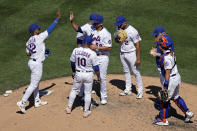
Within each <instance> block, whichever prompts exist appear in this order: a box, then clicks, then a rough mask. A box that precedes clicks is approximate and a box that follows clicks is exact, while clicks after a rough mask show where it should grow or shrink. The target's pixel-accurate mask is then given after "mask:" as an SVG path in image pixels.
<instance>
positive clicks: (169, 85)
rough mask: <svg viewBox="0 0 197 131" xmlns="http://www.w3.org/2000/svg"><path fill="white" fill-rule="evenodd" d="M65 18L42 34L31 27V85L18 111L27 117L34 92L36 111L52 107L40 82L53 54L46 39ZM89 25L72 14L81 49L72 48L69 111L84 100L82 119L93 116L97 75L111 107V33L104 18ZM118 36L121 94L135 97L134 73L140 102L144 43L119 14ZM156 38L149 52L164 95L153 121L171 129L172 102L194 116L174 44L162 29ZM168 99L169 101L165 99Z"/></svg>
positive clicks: (93, 19) (96, 18) (104, 101)
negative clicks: (183, 94)
mask: <svg viewBox="0 0 197 131" xmlns="http://www.w3.org/2000/svg"><path fill="white" fill-rule="evenodd" d="M60 18H61V13H60V11H59V10H58V12H57V18H56V19H55V21H54V22H53V23H52V24H51V25H50V26H49V28H48V29H47V30H46V31H44V32H42V33H41V32H40V28H41V27H40V26H38V25H37V24H32V25H30V27H29V32H30V34H31V37H30V39H29V40H28V42H27V43H26V53H27V55H28V56H30V59H29V62H28V66H29V69H30V71H31V82H30V85H29V87H28V88H27V90H26V92H25V94H24V96H23V98H22V100H21V101H19V102H17V105H18V107H19V109H20V110H21V111H22V112H23V113H25V112H26V111H25V104H26V101H27V100H28V98H29V97H30V96H31V94H32V93H34V99H35V107H39V106H42V105H45V104H47V102H43V101H41V100H40V98H39V88H38V87H39V82H40V80H41V77H42V71H43V62H44V60H45V58H46V57H47V56H48V55H49V53H50V51H48V50H47V51H45V50H46V49H45V43H44V40H45V39H46V38H47V37H48V36H49V34H50V33H51V32H52V31H53V30H54V28H55V26H56V24H57V23H58V21H59V19H60ZM89 20H90V21H89V22H88V23H87V24H85V25H83V26H78V25H77V24H76V23H75V22H74V14H73V12H70V22H71V24H72V27H73V29H74V30H75V31H76V32H77V47H76V48H75V49H74V50H73V52H72V55H71V57H70V63H71V68H72V71H73V75H72V76H73V79H74V80H73V81H74V82H73V87H72V90H71V92H70V95H69V101H68V104H67V106H66V109H65V110H66V113H67V114H70V113H71V111H72V106H73V103H74V100H75V98H76V96H77V95H78V96H79V97H80V98H81V99H83V100H84V102H85V104H84V108H83V109H84V110H83V117H84V118H86V117H88V116H89V115H90V114H91V111H90V107H91V106H90V105H91V94H92V93H93V90H92V86H93V79H94V73H95V74H96V75H97V79H98V82H99V83H100V96H101V97H100V100H101V104H102V105H105V104H107V100H108V99H107V83H106V75H107V69H108V64H109V58H110V53H109V52H110V50H111V49H112V38H111V33H110V32H109V31H108V30H107V29H106V28H105V27H104V26H103V21H104V18H103V16H101V15H99V14H91V15H90V19H89ZM115 26H116V32H115V33H114V38H115V41H116V42H118V43H119V45H120V60H121V63H122V67H123V71H124V75H125V83H126V85H125V90H124V91H123V92H121V93H120V96H125V95H131V93H132V81H131V73H130V72H131V71H132V72H133V74H134V76H135V80H136V84H137V87H138V93H137V96H136V98H137V99H141V98H142V97H143V83H142V78H141V74H140V71H139V65H140V41H141V40H142V39H141V37H140V35H139V33H138V31H137V30H136V29H135V28H134V27H133V26H131V25H129V24H127V22H126V18H125V17H123V16H118V17H117V18H116V22H115ZM153 36H155V42H156V49H152V50H151V52H150V54H151V55H152V56H153V57H156V63H157V67H158V71H159V73H160V80H161V85H162V91H161V92H164V93H163V94H165V93H166V95H161V99H160V101H159V102H157V104H158V105H159V106H160V114H159V117H158V118H156V119H155V120H154V122H153V123H154V124H157V125H169V123H168V121H167V117H168V111H169V109H170V100H173V101H174V102H175V103H176V104H177V106H178V107H179V108H180V109H181V110H182V111H183V113H184V114H185V122H189V121H190V119H191V118H192V117H193V116H194V114H193V113H192V112H191V111H189V109H188V108H187V106H186V104H185V102H184V100H183V99H182V98H181V97H180V96H179V87H180V83H181V78H180V75H179V73H178V68H177V65H176V57H175V54H174V44H173V42H172V40H171V39H170V37H169V36H168V34H166V33H165V31H164V28H163V27H160V26H158V27H156V28H155V30H154V33H153ZM163 96H166V97H163Z"/></svg>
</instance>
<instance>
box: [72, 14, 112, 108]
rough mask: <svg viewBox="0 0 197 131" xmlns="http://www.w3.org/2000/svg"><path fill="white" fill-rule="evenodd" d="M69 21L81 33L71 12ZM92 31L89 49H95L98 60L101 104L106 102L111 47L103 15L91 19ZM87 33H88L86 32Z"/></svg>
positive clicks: (81, 30)
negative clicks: (91, 41)
mask: <svg viewBox="0 0 197 131" xmlns="http://www.w3.org/2000/svg"><path fill="white" fill-rule="evenodd" d="M70 21H71V23H72V26H73V28H74V30H75V31H77V32H81V33H83V32H84V31H83V29H82V28H81V27H80V26H78V25H77V24H75V22H74V15H73V13H71V14H70ZM93 23H94V24H93V26H92V29H94V30H93V31H91V32H90V35H91V36H92V37H93V38H94V42H93V45H91V49H93V50H95V52H96V54H97V56H98V60H99V68H100V74H101V90H100V94H101V104H103V105H105V104H107V84H106V74H107V68H108V63H109V51H110V50H111V48H112V40H111V34H110V33H109V31H108V30H107V29H106V28H105V27H103V17H102V16H100V15H97V16H96V17H95V18H94V20H93ZM88 35H89V34H88Z"/></svg>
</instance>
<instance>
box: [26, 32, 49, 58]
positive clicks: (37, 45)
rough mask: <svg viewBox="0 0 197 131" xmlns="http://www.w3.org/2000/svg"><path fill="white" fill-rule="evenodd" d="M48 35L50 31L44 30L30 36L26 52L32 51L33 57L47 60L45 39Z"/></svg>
mask: <svg viewBox="0 0 197 131" xmlns="http://www.w3.org/2000/svg"><path fill="white" fill-rule="evenodd" d="M47 37H48V32H47V31H44V32H42V33H40V34H39V35H34V36H31V37H30V38H29V40H28V41H27V43H26V53H30V54H31V56H30V58H31V59H36V61H44V60H45V43H44V40H45V39H46V38H47Z"/></svg>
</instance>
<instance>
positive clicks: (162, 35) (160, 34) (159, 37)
mask: <svg viewBox="0 0 197 131" xmlns="http://www.w3.org/2000/svg"><path fill="white" fill-rule="evenodd" d="M152 35H153V36H155V43H156V48H152V49H151V50H150V52H149V53H150V55H151V56H153V57H155V58H156V64H157V70H158V72H159V77H160V82H161V85H162V86H163V83H164V77H163V76H162V73H161V68H160V55H161V54H162V52H161V51H160V50H159V42H161V41H165V40H167V41H168V42H169V43H170V44H169V45H171V51H174V44H173V41H172V39H171V38H170V37H169V35H168V34H167V33H166V32H165V30H164V28H163V27H162V26H157V27H155V29H154V32H153V34H152Z"/></svg>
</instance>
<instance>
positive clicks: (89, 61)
mask: <svg viewBox="0 0 197 131" xmlns="http://www.w3.org/2000/svg"><path fill="white" fill-rule="evenodd" d="M96 59H97V56H96V53H95V52H94V51H92V50H91V49H89V48H86V47H78V48H75V49H74V51H73V54H72V56H71V61H74V62H75V64H76V71H86V72H93V68H92V66H95V65H97V62H96V61H97V60H96Z"/></svg>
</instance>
